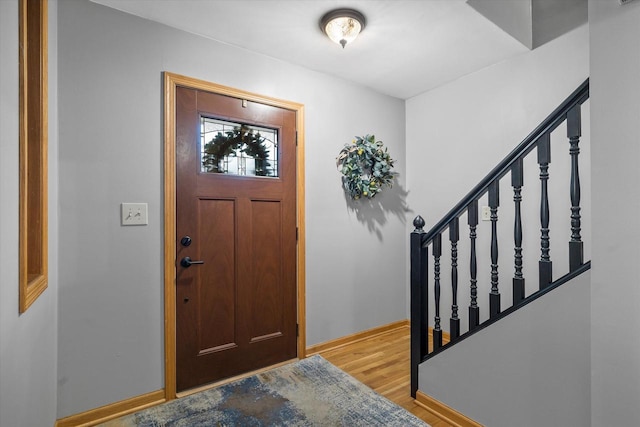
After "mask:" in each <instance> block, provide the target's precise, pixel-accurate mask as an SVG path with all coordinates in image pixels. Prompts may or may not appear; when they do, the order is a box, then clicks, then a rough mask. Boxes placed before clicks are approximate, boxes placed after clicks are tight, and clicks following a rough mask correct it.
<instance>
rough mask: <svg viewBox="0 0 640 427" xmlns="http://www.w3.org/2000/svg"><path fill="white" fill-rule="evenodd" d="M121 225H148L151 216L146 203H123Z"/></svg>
mask: <svg viewBox="0 0 640 427" xmlns="http://www.w3.org/2000/svg"><path fill="white" fill-rule="evenodd" d="M120 206H121V207H122V209H121V215H122V216H121V217H120V220H121V224H122V225H147V224H149V215H148V212H147V204H146V203H122V204H121V205H120Z"/></svg>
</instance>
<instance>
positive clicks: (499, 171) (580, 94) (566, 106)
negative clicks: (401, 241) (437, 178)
mask: <svg viewBox="0 0 640 427" xmlns="http://www.w3.org/2000/svg"><path fill="white" fill-rule="evenodd" d="M588 98H589V78H587V79H586V80H585V81H584V82H583V83H582V84H581V85H580V86H579V87H578V88H577V89H576V90H575V91H574V92H573V93H572V94H571V95H569V97H568V98H567V99H566V100H565V101H564V102H563V103H562V104H560V105H559V106H558V108H556V109H555V110H553V112H552V113H551V114H549V116H548V117H547V118H546V119H544V121H543V122H542V123H540V125H539V126H538V127H536V128H535V129H534V130H533V132H531V133H530V134H529V136H527V137H526V138H525V139H524V140H523V141H522V142H521V143H520V144H518V146H517V147H516V148H514V149H513V151H511V152H510V153H509V154H507V156H506V157H505V158H504V159H503V160H502V161H501V162H500V163H498V165H497V166H496V167H495V168H493V169H492V170H491V172H489V173H488V174H487V176H485V177H484V178H483V179H482V180H481V181H480V182H479V183H478V185H476V186H475V187H473V190H471V191H470V192H469V193H468V194H467V195H466V196H464V198H463V199H462V200H460V202H459V203H458V204H457V205H455V207H454V208H453V209H451V210H450V211H449V213H447V214H446V215H445V216H444V217H443V218H442V219H441V220H440V221H438V223H437V224H436V225H434V226H433V227H431V229H430V230H429V231H428V232H427V233H425V234H423V235H422V244H423V245H426V244H427V243H429V242H430V241H431V240H432V239H433V236H435V235H436V234H438V233H441V232H442V231H443V230H444V229H445V228H447V226H448V225H449V222H451V220H452V219H453V218H457V217H459V216H460V215H461V214H462V213H463V212H464V210H465V209H466V208H467V206H469V203H471V202H472V201H474V200H477V199H478V198H480V197H481V196H482V195H483V194H484V193H485V192H486V191H487V190H488V189H489V185H490V184H491V183H492V182H493V181H495V180H496V179H500V178H502V177H503V176H504V175H506V174H507V172H509V170H510V169H511V167H512V166H513V164H514V163H515V162H516V160H518V159H519V158H521V157H523V156H525V155H526V154H528V153H529V152H530V151H531V150H533V149H534V148H535V146H536V142H537V141H538V138H540V137H541V136H542V135H544V134H546V133H549V132H552V131H553V130H554V129H555V128H557V127H558V126H559V125H560V123H562V122H563V121H564V119H565V117H566V114H567V112H568V111H569V110H570V109H571V108H572V107H574V106H575V105H577V104H582V103H583V102H584V101H586V100H587V99H588Z"/></svg>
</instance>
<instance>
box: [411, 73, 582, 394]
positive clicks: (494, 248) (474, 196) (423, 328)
mask: <svg viewBox="0 0 640 427" xmlns="http://www.w3.org/2000/svg"><path fill="white" fill-rule="evenodd" d="M588 98H589V79H587V80H585V81H584V83H582V84H581V85H580V86H579V87H578V88H577V89H576V90H575V91H574V92H573V93H572V94H571V95H570V96H569V97H568V98H567V99H566V100H565V101H564V102H563V103H562V104H561V105H560V106H558V108H556V109H555V110H554V111H553V112H552V113H551V114H550V115H549V116H548V117H547V118H546V119H545V120H544V121H543V122H542V123H541V124H540V125H539V126H538V127H536V128H535V129H534V130H533V132H531V133H530V134H529V136H527V137H526V138H525V139H524V140H523V141H522V142H521V143H520V144H519V145H518V146H517V147H516V148H515V149H514V150H513V151H512V152H511V153H509V154H508V155H507V156H506V157H505V158H504V159H503V160H502V161H501V162H500V163H499V164H498V165H497V166H496V167H495V168H494V169H493V170H492V171H491V172H489V174H488V175H487V176H485V177H484V178H483V179H482V180H481V181H480V182H479V183H478V185H476V186H475V187H474V188H473V190H471V191H470V192H469V193H468V194H467V195H466V196H465V197H464V198H463V199H462V200H461V201H460V202H459V203H458V204H457V205H456V206H455V207H454V208H453V209H451V210H450V211H449V213H447V215H445V216H444V217H443V218H442V219H441V220H440V221H439V222H438V223H437V224H436V225H435V226H433V227H432V228H431V230H429V231H428V232H425V231H424V230H423V227H424V226H425V221H424V219H423V218H422V217H421V216H419V215H418V216H417V217H416V218H415V219H414V221H413V225H414V227H415V230H414V231H413V232H412V233H411V237H410V248H411V256H410V260H411V274H410V280H411V395H412V396H413V397H415V396H416V392H417V390H418V366H419V365H420V364H421V363H422V362H424V361H425V360H428V359H429V358H431V357H433V356H435V355H436V354H438V353H440V352H442V351H443V350H445V349H446V348H449V347H451V346H452V345H454V344H456V343H457V342H459V341H461V340H462V339H464V338H466V337H467V336H470V335H471V334H473V333H475V332H477V331H479V330H480V329H482V328H485V327H487V326H488V325H490V324H491V323H494V322H495V321H497V320H499V319H500V318H502V317H505V316H506V315H508V314H510V313H511V312H513V311H515V310H517V309H519V308H520V307H522V306H524V305H526V304H528V303H529V302H531V301H533V300H535V299H537V298H539V297H540V296H542V295H544V294H546V293H547V292H549V291H550V290H552V289H554V288H555V287H557V286H559V285H561V284H562V283H565V282H567V281H568V280H569V279H571V278H572V277H575V276H576V275H578V274H580V273H582V272H584V271H586V270H588V269H589V268H590V265H591V264H590V262H586V263H585V262H584V249H583V241H582V237H581V214H580V176H579V167H578V156H579V153H580V148H579V142H580V137H581V133H582V127H581V117H582V116H581V108H580V107H581V105H582V104H583V103H584V102H585V101H586V100H587V99H588ZM565 121H566V127H567V138H568V140H569V155H570V157H571V168H570V174H571V176H570V188H569V196H570V200H571V216H570V225H571V238H570V241H569V272H568V273H567V275H565V276H563V277H562V278H560V279H558V280H556V281H555V282H553V280H552V267H553V261H552V260H551V257H550V244H549V240H550V239H549V192H548V181H549V164H550V162H551V137H550V135H551V132H553V130H554V129H556V128H557V127H558V126H559V125H560V124H562V123H563V122H565ZM534 149H536V151H537V163H538V166H539V168H540V188H541V190H540V195H541V196H540V260H539V262H538V269H539V272H538V273H539V290H538V291H536V292H534V293H533V294H531V295H530V296H528V297H526V296H525V278H524V277H523V274H522V258H523V257H522V234H523V233H522V229H523V227H522V214H521V210H520V209H521V206H520V204H521V201H522V193H521V191H522V187H523V185H524V182H523V181H524V179H523V178H524V174H523V170H524V168H523V159H524V158H525V157H526V156H527V155H528V154H529V153H531V152H532V151H533V150H534ZM508 173H510V174H511V186H512V188H513V201H514V210H515V220H514V228H513V230H514V234H513V238H514V274H513V278H512V286H513V305H512V306H511V307H510V308H508V309H507V310H504V311H501V301H500V287H499V274H498V228H497V223H498V208H499V206H500V194H499V183H500V180H501V179H502V178H503V177H505V176H506V175H507V174H508ZM485 195H487V196H488V205H489V211H490V221H491V243H490V254H491V274H490V281H491V289H490V292H489V312H488V313H489V318H488V319H487V320H486V321H485V322H483V323H480V307H479V306H478V300H477V297H478V294H477V291H478V286H477V282H478V277H477V273H478V268H477V250H476V237H477V233H476V227H477V225H478V200H479V199H480V198H481V197H483V196H485ZM465 212H466V214H467V215H466V217H467V218H466V219H467V225H468V227H469V241H470V259H469V274H470V285H469V292H470V305H469V307H468V310H469V316H468V319H469V327H468V331H467V332H465V333H464V334H460V318H459V312H458V310H459V307H458V249H457V246H458V241H459V239H460V218H461V217H462V216H463V215H464V214H465ZM447 230H448V238H449V241H450V247H451V255H450V256H451V298H452V305H451V316H450V319H449V342H448V343H446V344H445V343H443V329H442V324H441V321H442V319H441V317H440V314H441V313H440V294H441V283H440V258H441V256H442V236H443V234H445V231H447ZM429 246H431V250H432V255H433V259H434V266H433V269H434V272H433V285H434V289H433V297H434V299H435V301H434V303H435V304H434V305H435V316H434V319H433V330H432V339H433V346H432V348H431V349H430V348H429V345H428V329H429V328H428V325H429V322H428V319H429V314H428V312H429V306H428V302H429V297H428V295H429V290H428V273H429V268H428V265H429V261H428V248H429Z"/></svg>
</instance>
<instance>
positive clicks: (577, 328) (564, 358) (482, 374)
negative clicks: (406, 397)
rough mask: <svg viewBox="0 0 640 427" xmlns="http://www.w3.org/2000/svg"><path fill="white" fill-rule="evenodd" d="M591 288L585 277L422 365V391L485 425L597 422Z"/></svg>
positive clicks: (581, 425)
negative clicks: (591, 350) (593, 394)
mask: <svg viewBox="0 0 640 427" xmlns="http://www.w3.org/2000/svg"><path fill="white" fill-rule="evenodd" d="M590 283H591V280H590V273H589V272H587V273H585V274H582V275H580V276H579V277H577V278H575V279H574V280H572V281H570V282H568V283H565V284H564V285H562V286H560V287H559V288H558V289H555V290H553V291H552V292H551V293H549V294H547V295H545V296H543V297H541V298H540V299H538V300H537V301H534V302H532V303H531V304H529V305H527V306H525V307H523V308H522V309H520V310H518V311H517V312H515V313H513V314H512V315H510V316H508V317H506V318H504V319H502V320H499V321H498V322H496V323H495V324H494V325H492V326H491V327H489V328H486V329H483V330H481V331H480V332H478V333H476V334H475V335H473V336H471V337H469V338H467V339H466V340H464V341H462V342H460V343H459V344H457V345H456V346H455V347H453V348H451V349H450V350H448V351H446V352H444V353H441V354H439V355H437V356H435V357H434V358H433V359H430V360H428V361H427V362H425V363H423V364H422V365H420V384H419V385H420V390H421V391H423V392H424V393H426V394H428V395H430V396H432V397H434V398H435V399H437V400H439V401H441V402H444V403H446V404H447V405H449V406H450V407H452V408H454V409H455V410H457V411H458V412H461V413H463V414H465V415H466V416H468V417H470V418H471V419H473V420H475V421H477V422H479V423H481V424H483V425H486V426H491V427H512V426H518V427H538V426H562V427H585V426H589V425H591V424H590V418H591V412H590V398H591V396H590V392H589V382H590V379H591V378H590V363H589V359H590V353H589V348H590V333H589V328H588V325H589V305H590V293H589V286H590ZM593 425H597V426H604V425H625V426H631V425H632V424H625V423H622V424H616V423H610V422H608V421H607V422H606V423H594V424H593ZM633 425H635V424H633Z"/></svg>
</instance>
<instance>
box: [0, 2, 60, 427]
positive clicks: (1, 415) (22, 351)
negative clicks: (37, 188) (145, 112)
mask: <svg viewBox="0 0 640 427" xmlns="http://www.w3.org/2000/svg"><path fill="white" fill-rule="evenodd" d="M0 30H1V31H2V33H1V37H0V58H2V59H1V60H0V426H2V427H5V426H6V427H10V426H34V427H39V426H52V425H53V423H54V422H55V420H56V370H57V366H56V360H57V354H56V353H57V336H58V333H57V299H58V296H57V291H58V280H57V274H58V273H57V264H58V260H57V253H58V251H57V246H58V233H57V226H56V224H57V220H58V213H57V204H58V185H57V176H58V167H57V156H58V154H57V151H58V135H57V122H58V117H57V55H56V51H57V2H56V1H49V287H48V289H47V290H46V291H45V292H44V293H43V294H42V295H41V296H40V297H39V298H38V300H37V301H36V302H35V303H34V304H33V305H32V306H31V307H30V308H29V309H28V310H27V312H26V313H24V314H22V315H18V120H19V116H18V0H2V1H0Z"/></svg>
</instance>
